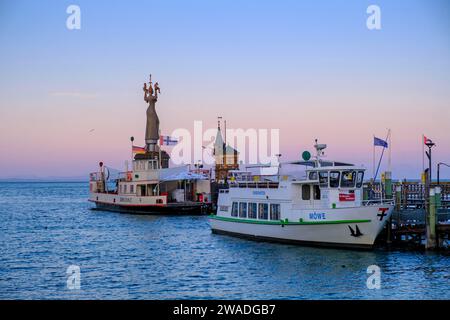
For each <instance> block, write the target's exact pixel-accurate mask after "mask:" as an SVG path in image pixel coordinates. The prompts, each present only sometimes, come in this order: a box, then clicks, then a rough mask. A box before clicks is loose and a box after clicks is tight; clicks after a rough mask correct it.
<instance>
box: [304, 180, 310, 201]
mask: <svg viewBox="0 0 450 320" xmlns="http://www.w3.org/2000/svg"><path fill="white" fill-rule="evenodd" d="M310 199H311V187H310V186H309V184H304V185H302V200H310Z"/></svg>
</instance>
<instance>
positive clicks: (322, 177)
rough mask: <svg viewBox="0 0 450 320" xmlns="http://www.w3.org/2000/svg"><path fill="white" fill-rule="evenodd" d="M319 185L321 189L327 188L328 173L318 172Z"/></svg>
mask: <svg viewBox="0 0 450 320" xmlns="http://www.w3.org/2000/svg"><path fill="white" fill-rule="evenodd" d="M319 184H320V186H321V187H322V188H327V187H328V171H321V172H319Z"/></svg>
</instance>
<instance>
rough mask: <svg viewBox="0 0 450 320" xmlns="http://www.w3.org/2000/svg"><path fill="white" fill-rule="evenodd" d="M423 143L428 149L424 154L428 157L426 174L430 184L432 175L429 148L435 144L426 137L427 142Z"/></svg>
mask: <svg viewBox="0 0 450 320" xmlns="http://www.w3.org/2000/svg"><path fill="white" fill-rule="evenodd" d="M425 145H426V146H427V147H428V151H425V154H426V155H427V158H428V168H429V171H428V174H429V180H430V182H429V183H430V184H431V182H432V177H433V176H432V175H431V148H433V147H434V146H435V145H436V144H435V143H434V142H433V141H431V140H430V139H427V142H426V143H425Z"/></svg>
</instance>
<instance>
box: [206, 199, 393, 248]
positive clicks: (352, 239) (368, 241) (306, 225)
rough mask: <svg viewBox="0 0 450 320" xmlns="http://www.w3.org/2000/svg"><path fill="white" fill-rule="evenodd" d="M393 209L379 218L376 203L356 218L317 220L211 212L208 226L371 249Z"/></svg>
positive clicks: (221, 231) (265, 237)
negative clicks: (287, 219)
mask: <svg viewBox="0 0 450 320" xmlns="http://www.w3.org/2000/svg"><path fill="white" fill-rule="evenodd" d="M383 207H387V206H383ZM392 210H393V207H392V206H388V210H387V212H386V214H385V215H384V216H383V217H382V220H380V219H379V218H378V216H377V212H378V208H377V207H373V208H365V210H364V211H365V214H364V215H363V216H360V217H358V218H357V219H351V220H350V219H346V220H336V221H328V222H320V223H314V222H300V221H299V222H287V221H260V220H249V219H239V218H229V217H221V216H210V219H209V220H210V225H211V230H212V232H213V233H216V234H226V235H232V236H238V237H242V238H248V239H253V240H263V241H272V242H273V241H275V242H284V243H296V244H303V245H314V246H327V247H342V248H361V249H370V248H372V247H373V245H374V243H375V240H376V238H377V236H378V234H379V233H380V232H381V230H382V228H383V226H384V224H385V223H386V221H388V219H389V217H390V215H391V214H392Z"/></svg>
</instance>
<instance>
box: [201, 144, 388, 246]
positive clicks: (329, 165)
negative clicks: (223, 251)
mask: <svg viewBox="0 0 450 320" xmlns="http://www.w3.org/2000/svg"><path fill="white" fill-rule="evenodd" d="M315 148H316V151H317V155H316V157H315V159H313V160H308V161H298V162H291V163H284V164H280V165H279V166H278V168H277V169H278V170H277V174H275V175H273V176H267V175H254V174H252V173H251V172H245V171H233V172H230V179H229V180H230V181H231V182H230V184H229V188H228V189H221V190H220V191H219V197H218V203H217V213H216V214H215V215H211V216H210V217H209V220H210V225H211V229H212V232H213V233H218V234H228V235H234V236H239V237H245V238H252V239H259V240H269V241H277V242H289V243H300V244H308V245H324V246H332V247H356V248H371V247H373V245H374V242H375V239H376V238H377V236H378V234H379V233H380V232H381V230H382V229H383V226H384V225H385V223H386V222H387V221H388V219H389V217H390V216H391V214H392V211H393V208H394V203H393V200H383V199H381V200H377V201H369V200H367V201H364V200H363V178H364V171H365V169H364V168H363V167H358V166H354V165H352V164H348V163H339V162H333V161H324V160H322V159H321V155H323V150H324V149H325V148H326V145H324V144H317V142H316V145H315ZM287 166H296V167H297V170H295V171H294V172H293V173H291V174H286V175H283V169H284V168H285V167H287ZM302 166H306V169H305V170H304V171H303V172H302V171H301V168H302Z"/></svg>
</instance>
